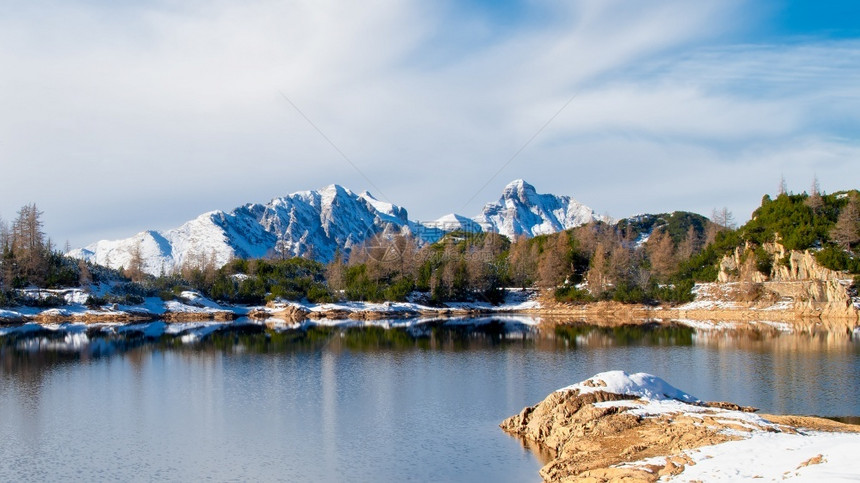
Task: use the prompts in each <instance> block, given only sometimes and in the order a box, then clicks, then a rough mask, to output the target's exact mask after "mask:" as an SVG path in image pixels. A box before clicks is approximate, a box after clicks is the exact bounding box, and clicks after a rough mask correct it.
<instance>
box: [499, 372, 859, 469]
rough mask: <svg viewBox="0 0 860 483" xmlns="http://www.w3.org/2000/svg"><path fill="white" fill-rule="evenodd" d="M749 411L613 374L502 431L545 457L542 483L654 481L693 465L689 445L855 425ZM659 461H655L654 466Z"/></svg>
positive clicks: (645, 378) (641, 377) (557, 395)
mask: <svg viewBox="0 0 860 483" xmlns="http://www.w3.org/2000/svg"><path fill="white" fill-rule="evenodd" d="M751 411H755V409H753V408H746V407H741V406H738V405H735V404H732V403H722V402H720V403H705V402H702V401H698V400H696V399H695V398H693V397H692V396H690V395H688V394H685V393H683V392H681V391H679V390H677V389H676V388H673V387H672V386H670V385H669V384H667V383H666V382H665V381H663V380H662V379H659V378H657V377H655V376H651V375H649V374H641V373H640V374H626V373H624V372H621V371H612V372H606V373H602V374H598V375H596V376H594V377H592V378H590V379H588V380H586V381H583V382H581V383H579V384H575V385H573V386H570V387H568V388H565V389H561V390H559V391H556V392H554V393H552V394H550V395H549V396H548V397H547V398H546V399H544V400H543V401H542V402H541V403H539V404H537V405H536V406H532V407H526V408H525V409H523V410H522V411H521V412H520V413H519V414H517V415H515V416H512V417H510V418H508V419H506V420H505V421H504V422H502V424H501V428H502V429H503V430H505V431H506V432H508V433H510V434H513V435H516V436H518V437H519V438H521V439H522V440H523V442H524V443H527V446H528V445H529V444H537V445H539V446H540V447H541V448H543V449H545V450H547V451H548V452H549V453H550V454H551V455H552V457H553V458H552V460H551V461H550V462H549V463H548V464H547V465H546V466H544V467H543V468H542V469H541V470H540V474H541V476H542V477H543V478H544V479H545V480H547V481H618V480H621V481H647V482H651V481H656V480H657V479H658V478H660V477H661V476H666V475H677V474H680V473H682V472H683V471H684V469H685V467H686V466H689V465H694V464H695V461H693V459H692V458H691V457H690V454H689V452H688V450H692V449H695V448H700V447H703V446H710V445H716V444H720V443H725V442H728V441H734V440H740V439H745V438H746V437H748V435H750V434H751V433H753V432H771V433H785V434H795V433H797V429H796V427H797V426H803V427H805V428H815V429H818V430H822V431H858V429H860V428H856V427H852V426H848V425H843V424H839V423H835V422H832V421H829V420H821V419H818V418H809V417H805V418H797V417H770V416H768V417H767V419H765V418H764V417H759V416H755V415H752V414H750V412H751ZM655 461H656V462H658V463H655Z"/></svg>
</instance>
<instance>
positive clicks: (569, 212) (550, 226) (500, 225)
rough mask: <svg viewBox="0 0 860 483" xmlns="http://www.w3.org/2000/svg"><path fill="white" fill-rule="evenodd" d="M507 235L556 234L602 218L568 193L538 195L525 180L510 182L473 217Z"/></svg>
mask: <svg viewBox="0 0 860 483" xmlns="http://www.w3.org/2000/svg"><path fill="white" fill-rule="evenodd" d="M472 219H473V220H474V221H476V222H478V223H479V224H480V225H482V226H485V227H492V228H493V231H498V232H499V233H500V234H502V235H505V236H507V237H508V238H511V239H513V238H516V237H518V236H523V235H524V236H527V237H531V236H536V235H545V234H549V233H555V232H557V231H561V230H566V229H568V228H573V227H576V226H580V225H583V224H585V223H588V222H590V221H594V220H598V219H600V217H599V216H597V215H596V214H595V213H594V211H593V210H592V209H591V208H589V207H587V206H585V205H583V204H582V203H580V202H578V201H576V200H574V199H573V198H571V197H569V196H555V195H551V194H539V193H538V192H537V190H536V189H535V187H534V186H532V185H531V184H529V183H527V182H526V181H525V180H523V179H516V180H514V181H511V182H510V183H508V185H507V186H505V189H504V191H503V192H502V196H501V198H499V201H497V202H495V203H488V204H487V205H485V206H484V209H483V211H482V212H481V214H480V215H478V216H476V217H474V218H472Z"/></svg>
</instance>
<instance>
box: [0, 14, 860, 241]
mask: <svg viewBox="0 0 860 483" xmlns="http://www.w3.org/2000/svg"><path fill="white" fill-rule="evenodd" d="M858 19H860V2H850V1H832V2H812V1H776V0H772V1H761V0H758V1H749V0H701V1H696V2H689V1H687V0H658V1H649V2H640V1H620V0H600V1H597V0H583V1H565V2H562V1H557V0H532V1H503V2H491V1H488V0H470V1H465V2H463V1H460V2H455V1H439V2H421V1H418V0H368V1H366V2H342V1H335V0H317V1H310V0H291V1H282V0H249V1H242V2H240V1H234V0H214V1H203V0H192V1H187V2H180V3H176V2H169V1H166V0H151V1H131V0H127V1H124V2H106V1H101V0H70V1H65V2H54V1H48V0H29V1H23V0H6V1H4V2H3V3H2V4H0V65H3V66H4V67H3V70H2V72H0V159H2V160H3V161H2V163H3V164H2V171H3V180H4V183H3V189H2V191H0V217H2V218H3V219H5V220H9V219H11V218H13V217H14V215H15V211H16V210H17V209H18V208H19V207H20V206H21V205H23V204H25V203H28V202H36V203H37V204H38V205H39V206H40V208H41V209H42V210H44V211H45V217H44V220H45V225H46V228H47V231H48V232H49V235H51V236H52V237H53V238H54V239H55V242H57V243H58V244H60V245H61V244H63V243H64V242H65V240H69V241H70V243H71V244H72V245H73V246H81V245H85V244H88V243H91V242H93V241H96V240H98V239H103V238H124V237H127V236H130V235H132V234H134V233H137V232H139V231H142V230H144V229H167V228H171V227H175V226H178V225H179V224H181V223H182V222H184V221H186V220H188V219H191V218H193V217H195V216H196V215H198V214H200V213H203V212H206V211H210V210H215V209H222V210H229V209H232V208H233V207H235V206H237V205H240V204H243V203H247V202H266V201H268V200H270V199H271V198H273V197H277V196H284V195H286V194H289V193H292V192H295V191H300V190H306V189H316V188H321V187H323V186H325V185H328V184H331V183H339V184H342V185H344V186H347V187H349V188H351V189H353V190H354V191H363V190H365V189H369V190H370V191H371V192H374V194H375V195H376V196H377V197H379V198H381V199H385V200H387V201H391V202H394V203H398V204H401V205H403V206H405V207H406V208H408V209H409V212H410V217H411V218H413V219H416V220H432V219H435V218H437V217H439V216H442V215H444V214H446V213H450V212H457V213H461V214H464V215H469V216H471V215H474V214H477V213H478V212H479V211H480V209H481V206H482V205H483V203H485V202H487V201H490V200H494V199H496V198H497V197H498V196H499V193H500V192H501V189H502V188H503V187H504V185H505V184H507V183H508V182H509V181H510V180H512V179H516V178H524V179H526V180H528V181H529V182H531V183H532V184H534V185H535V186H536V187H537V188H538V190H539V191H541V192H552V193H556V194H567V195H572V196H573V197H575V198H577V199H579V200H580V201H582V202H584V203H586V204H588V205H589V206H591V207H593V208H594V209H595V210H597V211H598V212H600V213H605V214H609V215H611V216H614V217H623V216H629V215H633V214H637V213H643V212H651V213H654V212H662V211H673V210H690V211H696V212H700V213H703V214H705V215H708V214H710V212H711V210H712V209H713V208H718V207H723V206H726V207H728V208H729V209H730V210H732V211H733V212H734V214H735V217H736V218H737V219H738V220H740V221H743V220H745V219H747V218H748V217H749V214H750V213H751V212H752V210H753V209H754V208H755V207H756V206H757V205H758V203H759V201H760V199H761V196H762V195H763V194H765V193H774V192H775V191H776V188H777V186H778V183H779V180H780V176H785V178H786V181H787V182H788V187H789V189H790V190H792V191H795V192H801V191H804V190H808V189H809V187H810V185H811V184H812V180H813V178H814V177H817V178H818V180H819V183H820V185H821V187H822V188H823V189H824V190H825V191H828V192H831V191H836V190H841V189H849V188H858V187H860V175H858V170H857V166H858V159H860V136H858V133H860V83H858V82H856V79H858V78H860V20H858ZM284 96H286V97H287V98H288V99H289V100H290V101H291V102H292V104H290V102H288V101H287V100H285V99H284ZM294 106H295V107H294ZM296 107H297V108H298V109H300V110H301V113H303V114H304V116H303V115H302V114H301V113H299V112H298V111H297V110H296ZM306 118H307V119H306ZM308 120H310V121H311V122H312V123H313V124H314V126H316V128H318V129H319V130H320V131H322V132H323V133H324V134H325V136H326V137H327V138H329V139H330V140H331V141H332V143H334V144H335V146H336V147H337V149H334V148H333V147H332V146H331V145H330V144H329V143H328V142H327V141H326V140H325V138H323V137H322V136H321V135H320V134H319V132H317V130H316V129H315V128H314V127H313V126H311V125H310V124H309V122H308ZM530 140H531V141H530ZM338 150H339V151H340V152H342V153H343V154H344V155H345V156H346V157H347V158H348V159H347V160H345V159H344V158H343V157H342V156H341V155H340V153H339V152H338ZM517 152H519V154H518V155H516V156H514V154H515V153H517ZM497 173H498V174H497ZM484 186H486V187H485V188H483V189H480V188H482V187H484Z"/></svg>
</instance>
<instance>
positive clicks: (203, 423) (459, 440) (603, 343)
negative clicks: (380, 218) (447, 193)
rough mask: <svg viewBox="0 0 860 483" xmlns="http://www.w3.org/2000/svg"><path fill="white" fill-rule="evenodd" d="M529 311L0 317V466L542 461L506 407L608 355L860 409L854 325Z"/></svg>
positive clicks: (349, 466)
mask: <svg viewBox="0 0 860 483" xmlns="http://www.w3.org/2000/svg"><path fill="white" fill-rule="evenodd" d="M523 322H526V323H523ZM531 322H532V321H530V320H528V319H522V318H513V317H512V318H484V319H474V320H468V319H467V320H461V321H457V322H453V323H451V322H449V323H442V322H440V321H430V322H422V323H418V322H417V321H400V322H393V323H385V322H379V323H375V324H377V325H376V326H362V325H360V324H357V323H352V324H347V325H346V326H342V327H332V326H319V325H315V324H304V325H302V326H301V327H298V328H285V327H266V326H264V325H255V324H250V323H247V321H244V322H243V321H238V322H237V323H234V324H228V325H224V324H185V325H176V326H172V327H171V326H166V325H164V324H163V323H161V322H156V323H153V324H143V325H137V326H132V327H130V328H129V327H125V328H123V327H121V326H114V325H107V326H90V327H85V326H82V325H74V326H71V325H67V326H61V327H56V328H54V329H55V330H40V329H38V328H37V327H36V326H32V325H31V326H26V327H24V328H20V327H19V328H12V329H10V328H4V329H0V454H2V456H3V457H2V459H0V480H2V481H20V480H57V479H62V480H135V481H139V480H153V479H155V480H176V481H178V480H184V481H189V480H215V481H225V480H282V481H518V482H519V481H540V478H539V476H538V469H539V468H540V467H541V466H542V462H541V459H540V458H539V457H538V456H536V455H535V454H534V453H532V452H531V451H529V450H527V449H525V448H524V447H523V446H522V445H521V444H520V442H519V441H518V440H517V439H515V438H512V437H510V436H508V435H506V434H505V433H503V432H502V431H501V430H500V429H499V428H498V424H499V423H500V422H501V421H502V420H503V419H504V418H506V417H508V416H511V415H513V414H515V413H518V412H519V411H520V410H522V408H523V407H525V406H527V405H533V404H535V403H537V402H539V401H540V400H542V399H543V398H544V397H545V396H546V395H547V394H549V393H550V392H552V391H553V390H555V389H558V388H560V387H563V386H566V385H569V384H571V383H574V382H578V381H580V380H583V379H585V378H587V377H589V376H591V375H594V374H596V373H598V372H603V371H607V370H613V369H622V370H626V371H628V372H649V373H652V374H655V375H658V376H660V377H662V378H664V379H666V380H667V381H668V382H670V383H671V384H673V385H675V386H677V387H679V388H681V389H683V390H685V391H687V392H689V393H691V394H693V395H695V396H697V397H699V398H701V399H705V400H720V401H732V402H735V403H738V404H742V405H751V406H755V407H758V408H761V410H762V412H773V413H791V414H815V415H822V416H833V417H857V416H860V377H858V375H860V342H857V341H854V340H852V338H851V336H850V335H847V334H828V333H820V334H791V333H786V332H781V331H779V330H777V329H775V328H772V327H769V326H766V325H762V326H761V328H760V329H757V330H728V331H708V330H696V329H692V328H688V327H683V326H672V327H659V326H644V327H621V328H614V329H610V328H601V327H596V326H589V325H583V324H578V325H574V326H562V327H558V328H552V327H550V328H545V329H539V328H537V327H535V326H534V325H532V323H531ZM379 325H382V326H379Z"/></svg>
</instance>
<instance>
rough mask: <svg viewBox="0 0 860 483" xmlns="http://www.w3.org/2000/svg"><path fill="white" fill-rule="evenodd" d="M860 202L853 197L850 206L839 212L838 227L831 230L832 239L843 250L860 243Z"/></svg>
mask: <svg viewBox="0 0 860 483" xmlns="http://www.w3.org/2000/svg"><path fill="white" fill-rule="evenodd" d="M858 205H860V202H858V200H857V197H856V196H852V197H851V199H850V200H849V201H848V204H847V205H845V207H844V208H842V211H840V212H839V217H838V218H837V219H836V225H834V226H833V228H832V229H831V230H830V238H831V239H832V240H833V242H834V243H836V244H837V245H838V246H839V248H842V249H843V250H851V247H852V246H853V245H855V244H857V242H860V206H858Z"/></svg>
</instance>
